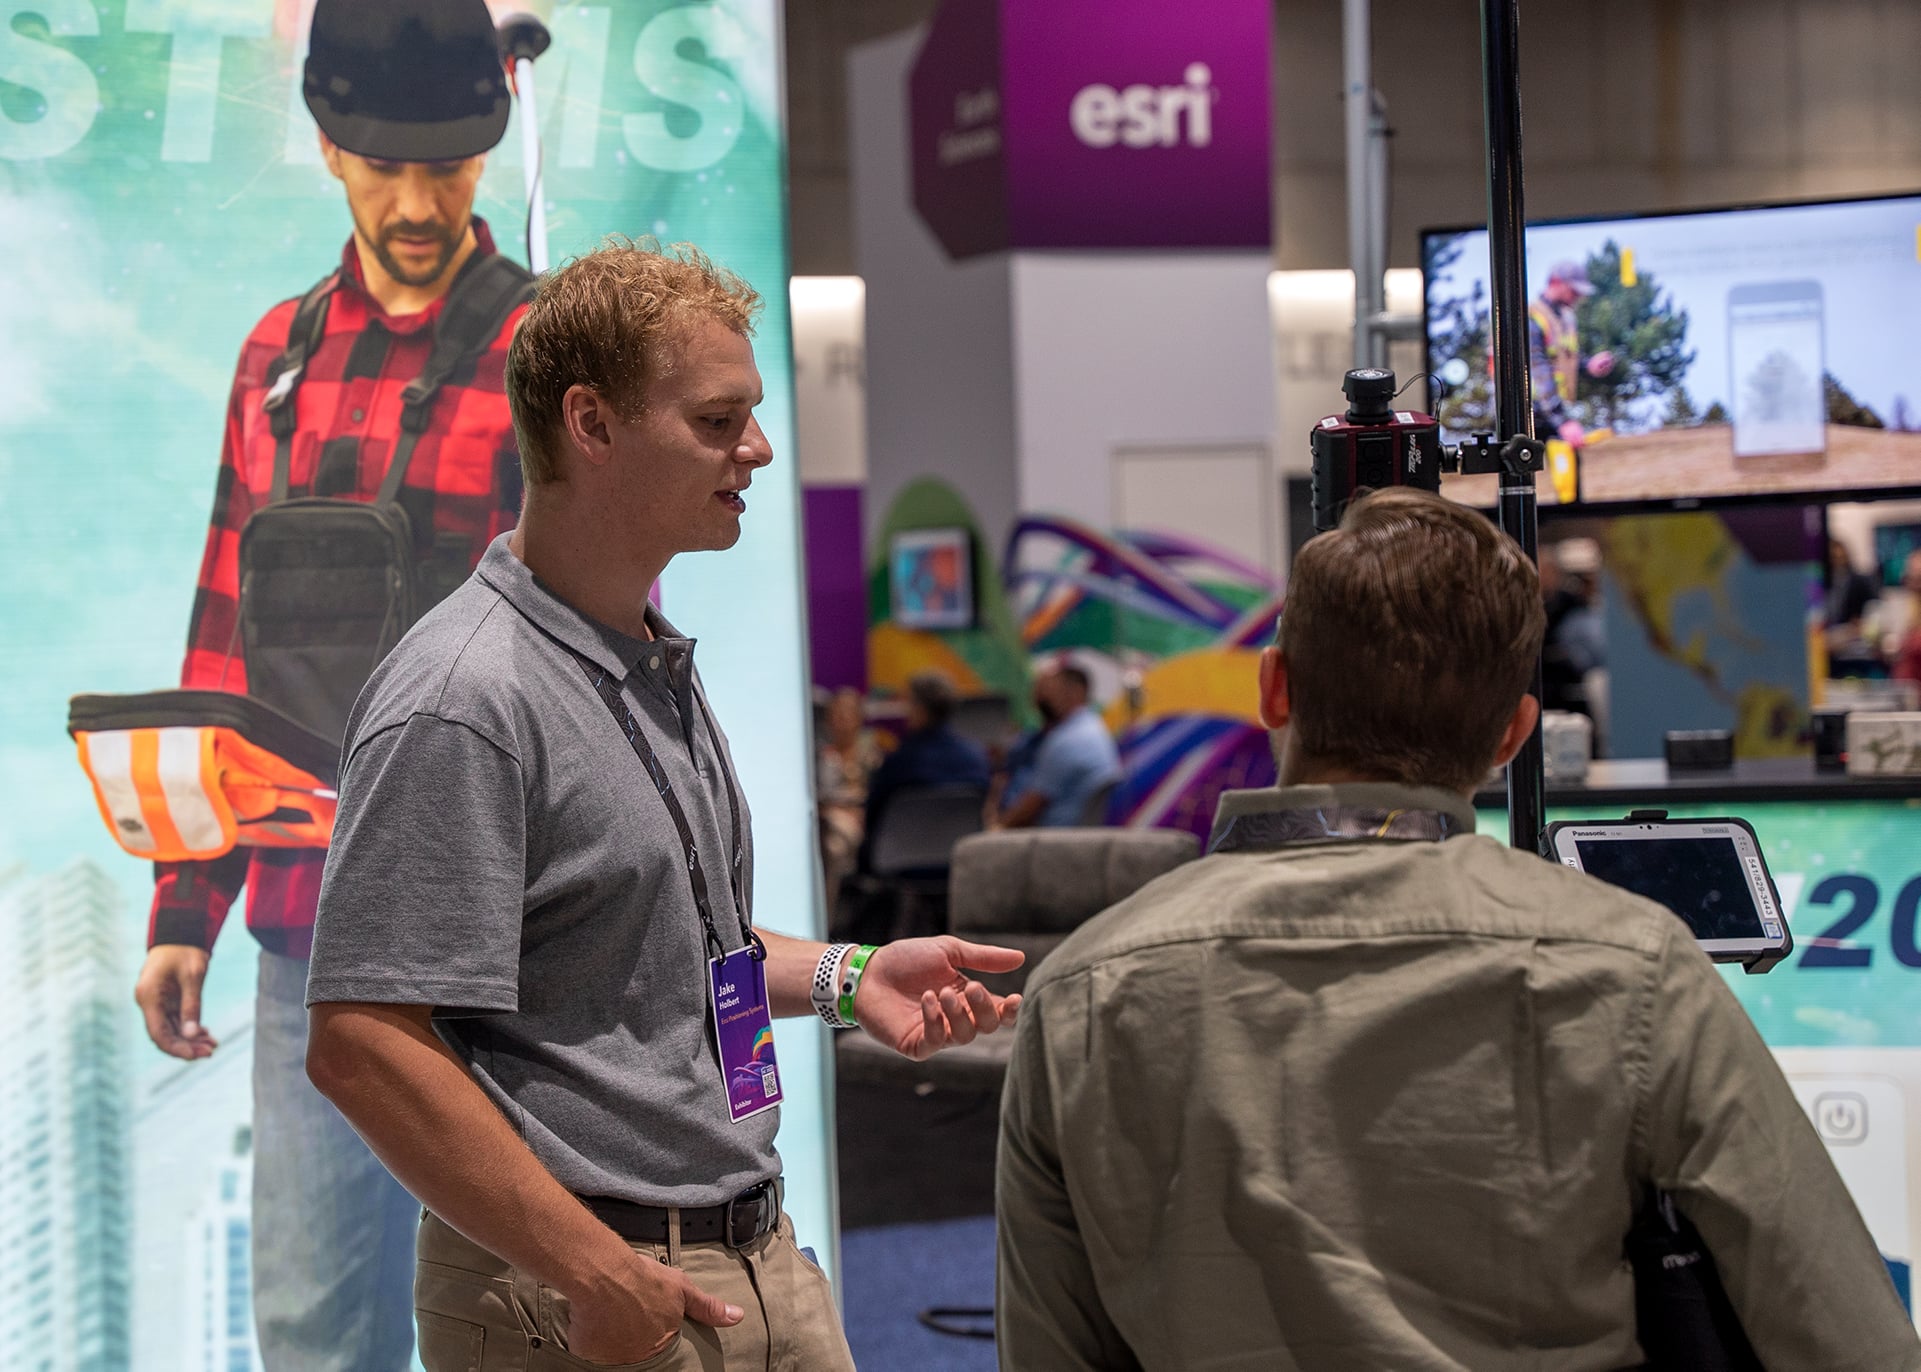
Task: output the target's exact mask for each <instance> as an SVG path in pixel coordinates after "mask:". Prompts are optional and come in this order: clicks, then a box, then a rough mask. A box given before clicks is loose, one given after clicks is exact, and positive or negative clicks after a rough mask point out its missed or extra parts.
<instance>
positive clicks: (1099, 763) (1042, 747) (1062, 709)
mask: <svg viewBox="0 0 1921 1372" xmlns="http://www.w3.org/2000/svg"><path fill="white" fill-rule="evenodd" d="M1088 695H1089V686H1088V680H1087V673H1086V672H1083V671H1082V670H1081V669H1080V668H1079V667H1075V666H1072V665H1071V664H1070V665H1064V666H1060V667H1056V668H1054V669H1053V670H1052V671H1049V672H1046V673H1044V674H1043V675H1042V676H1041V677H1040V678H1039V679H1038V680H1037V681H1036V682H1035V683H1034V704H1035V705H1036V706H1037V707H1039V709H1040V712H1041V719H1042V721H1043V725H1042V729H1041V732H1040V733H1039V734H1038V735H1036V736H1035V737H1034V739H1033V740H1032V741H1031V743H1026V744H1025V745H1024V747H1023V748H1022V749H1019V750H1017V757H1020V758H1021V761H1019V762H1016V763H1015V765H1013V766H1012V768H1011V769H1010V775H1009V778H1008V782H1007V790H1006V793H1005V794H1004V795H1003V796H1002V797H1001V800H1000V804H999V805H998V806H997V807H996V808H995V812H994V815H993V819H992V827H993V828H996V829H1026V828H1031V827H1035V826H1039V827H1043V828H1068V827H1072V826H1074V825H1080V824H1098V823H1100V822H1101V820H1102V818H1103V816H1100V815H1090V814H1089V813H1088V811H1089V807H1090V804H1091V803H1092V802H1093V801H1094V800H1095V799H1096V798H1097V797H1098V796H1100V795H1101V794H1102V793H1103V792H1104V791H1105V790H1107V788H1108V787H1110V786H1111V785H1112V784H1113V783H1114V782H1116V781H1118V780H1120V775H1121V755H1120V750H1119V749H1118V748H1116V747H1115V746H1114V736H1113V735H1112V734H1110V733H1108V732H1107V725H1106V723H1105V722H1104V721H1103V720H1102V719H1101V717H1100V716H1099V715H1098V714H1096V713H1095V712H1094V710H1093V709H1092V707H1091V706H1089V705H1088ZM1027 758H1031V762H1028V761H1026V759H1027Z"/></svg>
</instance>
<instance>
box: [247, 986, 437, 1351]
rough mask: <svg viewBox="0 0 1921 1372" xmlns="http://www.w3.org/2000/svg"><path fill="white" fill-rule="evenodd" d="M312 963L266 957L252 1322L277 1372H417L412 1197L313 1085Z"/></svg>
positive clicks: (256, 1114)
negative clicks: (309, 1059) (309, 981)
mask: <svg viewBox="0 0 1921 1372" xmlns="http://www.w3.org/2000/svg"><path fill="white" fill-rule="evenodd" d="M306 994H307V963H306V960H305V959H303V958H290V957H282V956H281V955H280V954H278V953H269V952H266V951H265V950H262V952H261V954H260V989H259V992H258V996H257V999H256V1004H255V1009H254V1047H253V1121H254V1165H253V1282H254V1290H253V1310H254V1322H255V1325H256V1327H257V1329H258V1333H259V1339H260V1360H261V1363H262V1365H263V1366H264V1367H265V1368H266V1372H406V1369H408V1368H410V1367H411V1366H413V1347H414V1311H413V1305H414V1302H413V1281H414V1235H415V1234H416V1233H417V1232H418V1230H419V1228H420V1203H419V1202H418V1201H416V1200H415V1199H414V1198H413V1197H412V1196H410V1195H408V1194H407V1192H406V1190H405V1189H404V1188H402V1186H401V1185H400V1183H399V1182H397V1181H395V1180H394V1179H393V1177H392V1176H391V1175H390V1174H389V1173H388V1171H387V1169H386V1168H385V1167H382V1166H381V1165H380V1160H379V1159H378V1158H376V1157H375V1156H374V1155H373V1154H372V1153H371V1152H369V1151H368V1149H367V1145H366V1144H364V1143H362V1142H361V1141H360V1135H358V1134H356V1133H354V1131H353V1126H352V1125H350V1124H348V1123H347V1121H346V1120H345V1119H344V1118H342V1117H341V1114H340V1112H339V1111H338V1110H336V1109H334V1107H333V1106H332V1104H330V1103H329V1102H328V1101H327V1099H326V1098H325V1097H324V1096H322V1095H321V1094H320V1093H319V1092H318V1091H316V1090H314V1087H313V1083H312V1082H310V1081H308V1080H307V1007H306V1004H305V1000H306Z"/></svg>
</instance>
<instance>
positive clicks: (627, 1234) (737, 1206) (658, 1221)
mask: <svg viewBox="0 0 1921 1372" xmlns="http://www.w3.org/2000/svg"><path fill="white" fill-rule="evenodd" d="M780 1193H781V1186H780V1179H779V1178H775V1179H774V1180H773V1181H764V1182H762V1183H761V1184H760V1185H759V1186H750V1187H748V1188H747V1189H746V1190H745V1191H743V1192H741V1193H740V1194H739V1195H738V1196H735V1197H734V1198H733V1199H732V1200H730V1201H726V1202H724V1203H723V1204H720V1205H703V1206H696V1207H682V1209H681V1212H680V1241H681V1242H682V1243H713V1242H715V1241H716V1240H718V1241H719V1242H721V1243H724V1244H726V1245H727V1246H728V1247H729V1248H745V1247H746V1246H747V1245H748V1244H750V1243H752V1242H753V1241H754V1240H755V1239H757V1238H759V1237H760V1236H761V1235H762V1234H767V1233H771V1232H772V1231H773V1229H774V1227H775V1226H776V1225H778V1224H779V1223H780ZM580 1203H581V1204H582V1205H584V1206H586V1207H587V1208H588V1209H589V1210H591V1211H593V1213H594V1218H596V1219H598V1220H599V1221H600V1222H601V1223H602V1224H604V1225H606V1226H607V1227H608V1228H609V1229H611V1230H613V1231H614V1232H615V1233H616V1234H618V1235H620V1236H621V1237H622V1238H623V1239H626V1240H627V1241H628V1242H629V1243H666V1242H667V1226H668V1215H669V1213H670V1212H669V1211H668V1210H667V1208H666V1207H665V1206H660V1205H639V1204H636V1203H635V1202H633V1201H624V1200H615V1199H613V1198H612V1197H611V1196H582V1197H581V1198H580Z"/></svg>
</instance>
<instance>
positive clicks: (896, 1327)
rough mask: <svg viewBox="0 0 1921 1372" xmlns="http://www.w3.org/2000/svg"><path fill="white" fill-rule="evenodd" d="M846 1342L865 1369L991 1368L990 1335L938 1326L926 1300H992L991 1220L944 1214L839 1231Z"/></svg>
mask: <svg viewBox="0 0 1921 1372" xmlns="http://www.w3.org/2000/svg"><path fill="white" fill-rule="evenodd" d="M840 1260H841V1268H842V1291H843V1293H844V1305H845V1309H846V1312H847V1313H846V1322H847V1342H848V1345H849V1347H851V1348H852V1349H853V1351H854V1365H855V1366H856V1367H858V1368H859V1369H860V1372H994V1368H995V1361H994V1345H993V1343H992V1341H991V1340H988V1339H959V1338H951V1337H949V1336H947V1335H943V1334H936V1333H935V1332H934V1331H933V1330H931V1329H927V1328H925V1327H923V1326H922V1325H921V1324H920V1322H919V1321H918V1320H916V1319H915V1318H914V1316H915V1315H916V1314H917V1313H918V1312H919V1311H921V1310H924V1309H926V1308H927V1307H929V1306H935V1305H946V1306H987V1305H992V1304H993V1303H994V1220H993V1217H992V1216H991V1215H982V1216H980V1217H978V1218H974V1219H963V1220H942V1221H940V1222H939V1223H936V1224H895V1225H886V1226H882V1227H880V1228H875V1229H850V1230H846V1231H844V1232H843V1233H842V1234H841V1238H840Z"/></svg>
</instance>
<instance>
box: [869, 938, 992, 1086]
mask: <svg viewBox="0 0 1921 1372" xmlns="http://www.w3.org/2000/svg"><path fill="white" fill-rule="evenodd" d="M1026 960H1027V955H1026V954H1025V953H1022V952H1019V951H1018V950H1016V949H1013V948H997V947H994V946H992V945H990V944H984V943H967V942H965V941H963V940H961V939H957V938H953V937H951V936H948V935H942V936H941V937H939V938H914V939H902V940H901V941H900V942H898V943H890V944H887V945H886V946H884V947H882V948H879V949H877V950H876V951H875V953H874V955H873V957H872V958H871V959H870V960H869V961H868V964H867V972H866V974H865V975H864V976H863V977H862V978H861V983H860V989H859V991H858V992H856V993H855V998H854V1017H855V1019H857V1020H859V1021H860V1026H861V1028H863V1029H865V1030H866V1031H867V1032H868V1033H869V1034H871V1035H873V1036H874V1037H875V1038H876V1039H878V1040H880V1041H881V1042H882V1043H884V1044H886V1045H887V1046H888V1047H889V1048H892V1049H893V1050H894V1051H895V1052H897V1053H899V1054H901V1055H902V1056H903V1057H909V1058H913V1059H914V1060H915V1061H917V1062H918V1061H921V1060H922V1059H925V1058H929V1057H932V1056H933V1055H934V1054H935V1053H938V1052H939V1051H940V1050H941V1049H943V1048H945V1047H947V1046H948V1045H949V1044H956V1045H958V1044H963V1043H972V1042H973V1041H974V1039H975V1038H977V1037H978V1036H980V1035H981V1034H991V1033H993V1032H994V1031H995V1030H997V1029H1000V1028H1002V1027H1003V1026H1006V1025H1011V1024H1013V1022H1014V1018H1015V1016H1016V1015H1017V1014H1018V1013H1019V1012H1020V1004H1021V998H1020V997H1019V996H1018V995H1013V996H997V995H994V994H993V993H992V992H990V991H989V990H988V989H987V988H986V987H985V986H983V985H981V984H980V983H979V982H978V981H975V980H973V979H972V978H971V977H969V976H968V975H967V973H968V972H969V971H975V972H1011V971H1013V970H1014V969H1015V968H1017V967H1019V966H1020V965H1021V964H1022V963H1023V962H1025V961H1026Z"/></svg>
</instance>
